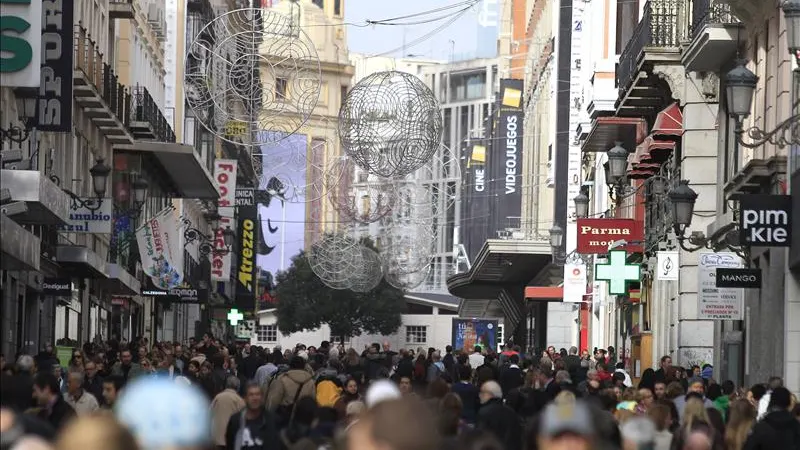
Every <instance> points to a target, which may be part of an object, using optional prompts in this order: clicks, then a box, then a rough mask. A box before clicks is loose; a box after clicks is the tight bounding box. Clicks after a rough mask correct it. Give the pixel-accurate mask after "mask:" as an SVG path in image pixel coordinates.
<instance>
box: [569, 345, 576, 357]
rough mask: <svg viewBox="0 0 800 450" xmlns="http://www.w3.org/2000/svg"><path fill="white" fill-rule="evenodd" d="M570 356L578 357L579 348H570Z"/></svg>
mask: <svg viewBox="0 0 800 450" xmlns="http://www.w3.org/2000/svg"><path fill="white" fill-rule="evenodd" d="M569 354H570V355H577V354H578V347H575V346H574V345H573V346H572V347H570V348H569Z"/></svg>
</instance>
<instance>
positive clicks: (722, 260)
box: [697, 252, 744, 320]
mask: <svg viewBox="0 0 800 450" xmlns="http://www.w3.org/2000/svg"><path fill="white" fill-rule="evenodd" d="M738 267H742V260H741V258H739V256H737V255H736V253H731V252H718V253H701V254H700V256H699V258H698V260H697V303H698V305H697V319H698V320H742V319H744V291H743V290H742V289H736V288H718V287H717V269H718V268H738Z"/></svg>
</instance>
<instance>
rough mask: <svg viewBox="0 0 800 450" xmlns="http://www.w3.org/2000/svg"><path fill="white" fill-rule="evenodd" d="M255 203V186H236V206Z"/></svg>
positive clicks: (253, 204)
mask: <svg viewBox="0 0 800 450" xmlns="http://www.w3.org/2000/svg"><path fill="white" fill-rule="evenodd" d="M255 205H256V200H255V190H254V189H253V188H236V206H255Z"/></svg>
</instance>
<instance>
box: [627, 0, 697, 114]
mask: <svg viewBox="0 0 800 450" xmlns="http://www.w3.org/2000/svg"><path fill="white" fill-rule="evenodd" d="M685 5H686V2H684V0H648V1H647V3H645V5H644V10H643V12H642V19H641V20H640V21H639V24H638V25H637V26H636V28H635V29H634V31H633V35H632V37H631V39H630V40H629V41H628V43H627V45H626V46H625V49H624V50H623V51H622V54H621V55H620V58H619V65H618V66H617V85H618V87H619V100H618V101H617V112H618V114H619V115H623V116H643V115H651V114H655V113H656V112H658V110H659V109H660V108H663V107H664V106H665V105H664V104H665V103H666V102H665V97H667V98H666V100H667V101H668V100H669V97H670V93H669V91H668V90H667V91H666V92H665V88H664V85H663V83H662V82H661V80H660V79H659V77H658V75H657V73H658V72H659V70H660V69H662V68H663V67H664V66H670V65H679V64H680V63H681V59H680V57H681V53H680V43H681V41H683V40H684V39H685V37H686V36H687V34H688V33H687V30H686V28H687V27H686V25H685V21H684V20H682V19H681V15H682V12H684V8H685V7H686V6H685Z"/></svg>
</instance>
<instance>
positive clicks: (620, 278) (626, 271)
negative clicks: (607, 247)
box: [594, 250, 642, 295]
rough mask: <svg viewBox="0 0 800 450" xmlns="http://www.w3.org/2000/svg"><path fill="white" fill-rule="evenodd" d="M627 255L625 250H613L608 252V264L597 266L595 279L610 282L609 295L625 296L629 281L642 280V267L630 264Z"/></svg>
mask: <svg viewBox="0 0 800 450" xmlns="http://www.w3.org/2000/svg"><path fill="white" fill-rule="evenodd" d="M627 254H628V253H627V252H626V251H625V250H612V251H610V252H608V262H607V263H605V264H598V265H596V266H595V269H594V279H595V280H600V281H608V293H609V294H612V295H625V294H627V293H628V289H627V288H628V281H639V280H641V276H642V273H641V272H642V267H641V265H639V264H628V263H627V262H626V257H627Z"/></svg>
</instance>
